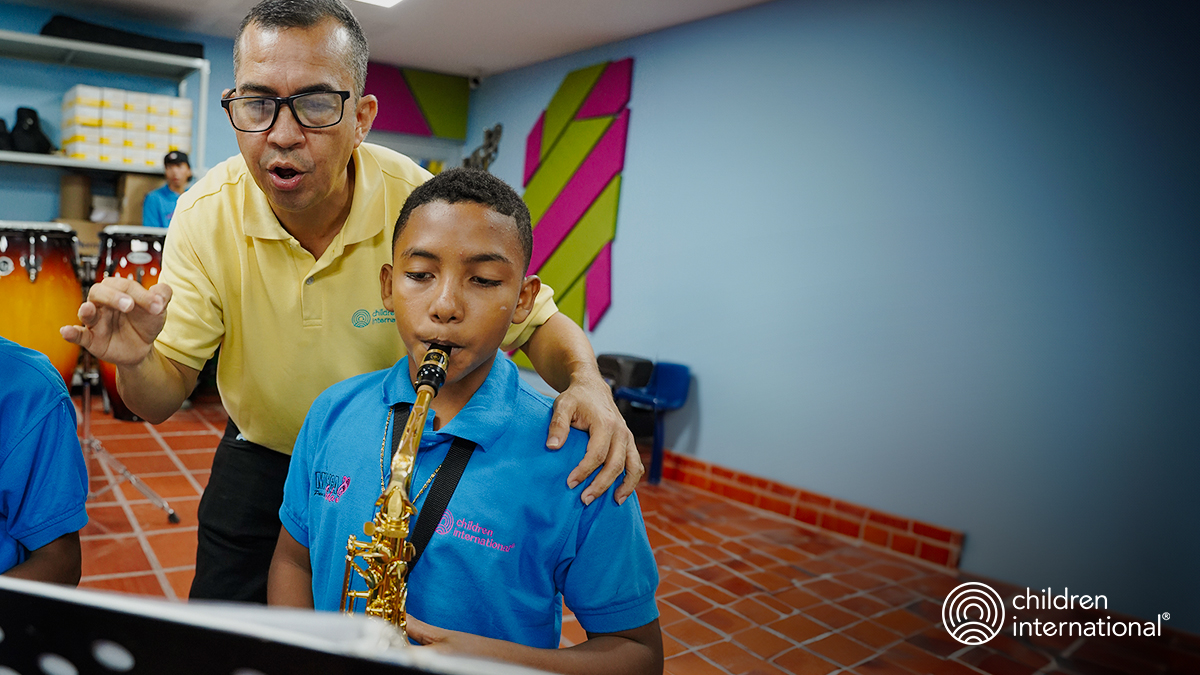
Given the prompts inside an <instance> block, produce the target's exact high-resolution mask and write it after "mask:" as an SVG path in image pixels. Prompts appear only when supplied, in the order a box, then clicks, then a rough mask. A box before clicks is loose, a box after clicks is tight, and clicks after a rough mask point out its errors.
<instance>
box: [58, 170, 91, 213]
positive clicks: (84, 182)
mask: <svg viewBox="0 0 1200 675" xmlns="http://www.w3.org/2000/svg"><path fill="white" fill-rule="evenodd" d="M91 212H92V179H91V177H90V176H87V175H85V174H81V173H64V174H63V175H62V177H60V178H59V179H58V215H59V217H60V218H67V219H70V220H86V219H87V217H88V214H89V213H91Z"/></svg>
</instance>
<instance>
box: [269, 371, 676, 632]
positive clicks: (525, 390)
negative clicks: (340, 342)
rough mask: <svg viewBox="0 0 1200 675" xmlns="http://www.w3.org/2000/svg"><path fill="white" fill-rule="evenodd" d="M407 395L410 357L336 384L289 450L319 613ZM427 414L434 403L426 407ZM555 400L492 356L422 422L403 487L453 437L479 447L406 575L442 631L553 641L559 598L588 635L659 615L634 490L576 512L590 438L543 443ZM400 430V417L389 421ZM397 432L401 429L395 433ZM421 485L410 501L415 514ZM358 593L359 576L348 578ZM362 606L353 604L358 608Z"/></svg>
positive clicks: (294, 521)
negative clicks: (463, 391) (570, 479)
mask: <svg viewBox="0 0 1200 675" xmlns="http://www.w3.org/2000/svg"><path fill="white" fill-rule="evenodd" d="M415 400H416V392H415V391H413V386H412V382H411V381H410V380H409V374H408V359H407V358H403V359H401V360H400V361H399V362H398V363H397V364H396V365H395V366H393V367H392V368H390V369H388V370H381V371H376V372H373V373H367V374H365V375H360V376H358V377H353V378H350V379H348V380H345V381H344V382H341V383H339V384H335V385H334V386H332V387H330V388H329V389H327V390H325V392H324V393H322V394H321V395H320V397H318V398H317V400H316V401H315V402H314V403H313V405H312V408H310V409H309V411H308V417H307V418H306V419H305V420H304V426H303V428H301V430H300V436H299V437H298V438H297V439H296V447H295V450H294V452H293V453H292V462H291V467H290V469H289V471H288V477H287V482H286V484H285V486H284V497H283V506H282V507H281V508H280V510H279V517H280V520H282V521H283V526H284V527H286V528H287V531H288V532H289V533H290V534H291V535H292V537H294V538H295V539H296V541H297V542H299V543H301V544H303V545H304V546H307V547H308V549H309V557H310V560H311V563H312V570H313V600H314V603H315V605H316V608H317V609H318V610H332V611H336V610H337V609H338V605H339V603H340V601H341V594H342V578H343V573H344V570H345V556H346V540H347V538H348V537H349V536H350V535H351V534H354V535H356V536H358V538H359V540H363V539H365V538H366V537H365V536H364V535H363V523H365V522H367V521H369V520H371V519H372V517H373V516H374V505H375V500H376V499H378V498H379V495H380V493H381V492H382V482H383V481H384V480H385V478H386V476H385V475H384V472H383V471H384V470H381V464H382V465H384V467H385V470H386V471H388V472H390V466H387V462H386V458H383V459H381V453H382V452H384V451H385V450H386V451H390V448H391V442H390V436H391V432H390V431H389V433H388V439H385V438H384V424H385V421H386V419H387V412H388V409H389V408H390V406H391V405H393V404H395V403H398V402H407V403H412V402H414V401H415ZM433 404H434V409H435V410H436V406H437V399H436V398H435V399H434V401H433ZM551 411H552V401H551V400H550V399H549V398H546V397H545V396H543V395H541V394H539V393H538V392H536V391H535V390H533V389H532V388H531V387H529V386H528V385H527V384H525V382H524V381H522V380H521V378H520V377H519V376H518V375H517V368H516V366H515V365H513V363H512V362H511V361H510V360H508V358H507V357H505V356H504V355H503V354H498V355H497V357H496V360H495V362H494V363H493V365H492V368H491V371H490V372H489V373H488V376H487V379H486V380H485V381H484V383H483V384H482V385H481V386H480V388H479V389H478V390H477V391H476V392H475V395H474V396H472V397H471V400H470V401H469V402H468V403H467V405H466V406H465V407H464V408H463V409H462V410H461V411H460V412H459V413H458V414H457V415H455V417H454V419H452V420H451V421H450V423H449V424H447V425H445V426H443V427H442V428H441V429H439V430H438V431H434V430H433V418H434V414H433V413H432V412H431V413H430V415H429V417H428V418H427V420H426V427H425V431H424V433H423V434H422V437H421V445H420V449H419V450H418V452H417V458H416V463H415V467H414V469H413V476H412V481H411V490H410V496H411V495H412V494H415V493H416V492H417V491H418V490H420V489H421V486H422V485H424V483H425V481H426V479H427V478H429V476H430V475H431V474H432V472H433V471H434V470H435V469H436V468H437V467H438V466H439V465H440V464H441V462H442V460H443V459H445V457H446V453H447V451H448V450H449V449H450V445H451V443H452V442H453V439H454V437H455V436H458V437H462V438H465V439H468V440H471V441H474V442H476V443H477V444H478V447H477V448H476V449H475V452H474V453H473V455H472V457H471V461H470V463H469V464H467V468H466V471H465V472H464V473H463V476H462V479H461V480H460V481H459V483H458V488H457V489H456V490H455V492H454V496H453V498H451V500H450V503H449V505H448V506H447V508H446V512H445V514H444V515H443V517H442V521H441V525H440V526H439V527H438V529H437V532H436V533H435V534H434V535H433V538H432V539H430V542H429V545H428V547H427V548H426V550H425V552H424V554H423V555H422V557H421V560H420V562H419V564H418V565H417V566H416V568H414V569H413V571H412V573H411V574H410V576H409V580H408V601H407V604H406V610H407V612H408V613H409V614H410V615H412V616H413V617H416V618H418V619H420V620H422V621H425V622H426V623H429V624H432V625H434V626H438V627H440V628H446V629H450V630H457V631H464V632H467V633H472V634H474V635H482V636H485V637H491V638H496V639H500V640H507V641H510V642H516V643H520V644H524V645H529V646H532V647H542V648H551V649H552V648H555V647H557V646H558V642H559V633H560V630H561V626H562V603H563V600H564V599H565V600H566V603H567V606H568V607H570V608H571V610H572V611H573V612H574V613H575V616H576V617H577V618H578V619H579V622H580V624H581V625H582V626H583V627H584V628H585V629H586V630H588V631H591V632H598V633H612V632H616V631H621V630H628V629H631V628H636V627H638V626H644V625H645V624H648V623H650V622H651V621H653V620H654V619H656V618H657V617H658V609H657V606H656V605H655V601H654V592H655V589H656V588H657V587H658V570H657V567H656V566H655V563H654V557H653V554H652V553H651V551H650V544H649V541H648V540H647V538H646V528H645V525H644V524H643V522H642V513H641V508H640V506H639V504H638V500H637V498H636V495H635V496H634V498H631V499H628V500H626V502H625V503H624V504H622V505H617V504H616V503H615V502H614V501H613V499H612V488H611V487H610V488H609V491H608V492H607V493H606V494H605V495H603V496H601V497H598V498H597V499H596V501H595V502H593V503H592V504H591V506H587V507H585V506H583V504H582V503H581V502H580V501H579V495H580V493H581V492H582V490H583V485H580V486H577V487H576V488H575V489H574V490H568V489H567V487H566V482H567V475H568V474H569V473H570V472H571V469H573V468H574V467H575V465H576V464H578V463H579V461H580V460H581V459H582V458H583V455H584V451H585V449H586V446H587V435H586V434H585V433H582V432H579V431H577V430H574V429H573V430H571V433H570V435H569V436H568V438H567V442H566V443H565V444H564V446H563V448H562V449H561V450H559V451H557V452H551V451H547V450H546V435H547V433H548V431H549V427H550V415H551ZM397 427H399V428H400V430H401V431H402V430H403V420H400V421H399V423H398V424H397V423H396V422H395V421H393V425H392V428H393V429H396V428H397ZM397 433H399V431H398V432H397ZM427 494H428V490H427V491H426V493H425V494H423V495H422V496H421V498H420V499H419V500H417V502H416V506H417V508H418V509H419V508H420V507H421V506H422V505H423V503H424V501H425V497H426V495H427ZM354 580H355V585H354V588H356V589H358V590H364V589H365V588H366V587H365V584H363V582H362V580H361V579H359V578H358V576H357V575H354ZM361 606H362V603H361V602H360V603H359V607H360V610H361Z"/></svg>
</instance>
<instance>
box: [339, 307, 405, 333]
mask: <svg viewBox="0 0 1200 675" xmlns="http://www.w3.org/2000/svg"><path fill="white" fill-rule="evenodd" d="M350 323H351V324H353V325H354V327H355V328H366V327H367V326H370V325H371V324H373V323H396V315H395V313H393V312H391V311H389V310H386V309H377V310H375V311H374V312H370V311H367V310H365V309H360V310H358V311H356V312H354V314H353V315H351V317H350Z"/></svg>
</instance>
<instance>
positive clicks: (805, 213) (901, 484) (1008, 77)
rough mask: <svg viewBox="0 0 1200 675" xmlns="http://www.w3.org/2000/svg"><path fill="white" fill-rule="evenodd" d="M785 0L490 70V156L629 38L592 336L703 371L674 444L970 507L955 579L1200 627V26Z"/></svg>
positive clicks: (815, 485)
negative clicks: (609, 268) (599, 311)
mask: <svg viewBox="0 0 1200 675" xmlns="http://www.w3.org/2000/svg"><path fill="white" fill-rule="evenodd" d="M978 5H979V4H978V3H970V4H969V5H968V4H966V3H956V2H950V1H946V2H932V1H924V2H905V3H896V2H884V1H882V0H881V1H878V2H866V1H857V2H791V1H786V0H781V1H780V2H776V3H772V4H769V5H764V6H760V7H757V8H753V9H750V10H746V11H742V12H738V13H734V14H729V15H725V16H721V17H716V18H713V19H709V20H705V21H701V22H697V23H694V24H690V25H687V26H682V27H678V28H675V29H670V30H667V31H662V32H659V33H654V34H650V35H646V36H642V37H639V38H635V39H632V40H628V41H624V42H621V43H616V44H612V45H607V46H604V47H601V48H597V49H593V50H589V51H587V52H584V53H580V54H575V55H572V56H569V57H565V58H561V59H557V60H554V61H550V62H546V63H542V64H538V65H535V66H531V67H528V68H524V69H521V70H517V71H513V72H510V73H505V74H502V75H498V76H494V77H491V78H489V79H487V80H485V82H484V83H483V85H482V86H481V87H480V88H479V89H477V90H476V91H475V92H474V93H473V96H472V101H471V118H470V124H469V133H470V136H469V137H468V139H467V142H466V147H467V148H471V147H474V146H476V145H478V144H479V142H480V140H481V134H482V129H483V128H484V127H486V126H491V125H492V124H495V123H496V122H501V123H503V124H504V141H503V142H502V145H501V150H500V155H499V157H498V159H497V161H496V163H495V164H493V166H492V170H493V172H494V173H496V174H497V175H499V176H501V177H503V178H505V179H506V180H508V181H509V182H511V183H513V184H514V185H519V184H520V180H521V176H522V164H523V161H524V140H525V136H526V134H528V132H529V129H530V128H531V127H532V125H533V123H534V121H535V120H536V119H537V116H538V114H539V113H540V111H541V110H542V109H543V108H544V107H545V105H546V104H547V102H548V101H549V100H550V97H551V96H552V95H553V93H554V91H555V89H556V88H557V87H558V85H559V83H560V82H561V80H562V77H563V76H564V75H565V74H566V73H567V72H569V71H570V70H573V69H575V68H580V67H584V66H588V65H592V64H594V63H598V62H601V61H604V60H609V59H619V58H624V57H626V56H633V57H634V60H635V61H634V81H633V94H632V99H631V101H630V109H631V124H630V132H629V141H628V149H627V154H626V163H625V173H624V180H623V182H622V194H621V206H620V212H619V217H618V230H617V238H616V242H615V244H614V248H613V261H614V297H613V305H612V308H611V309H610V311H609V313H608V315H607V316H606V317H605V319H604V321H603V322H602V323H601V324H600V326H599V327H598V329H597V331H596V332H595V333H594V334H593V335H592V336H591V337H592V340H593V344H594V345H595V347H596V350H597V352H625V353H631V354H638V355H643V356H646V357H649V358H654V359H663V360H672V361H679V362H682V363H686V364H689V365H690V366H691V367H692V368H693V371H694V373H695V380H694V385H693V390H692V399H691V401H690V403H689V405H688V407H687V408H686V409H685V410H683V411H681V412H677V413H673V414H672V415H670V416H669V417H668V436H669V438H668V444H669V445H670V446H673V447H674V448H675V449H676V450H679V451H682V452H686V453H690V454H694V455H696V456H698V457H699V458H701V459H704V460H707V461H711V462H715V463H718V464H722V465H725V466H730V467H734V468H737V469H740V470H744V471H747V472H752V473H756V474H759V475H764V476H771V477H773V478H776V479H779V480H783V481H785V482H788V483H791V484H794V485H798V486H803V487H806V488H809V489H812V490H815V491H819V492H823V493H826V494H830V495H833V496H836V497H839V498H843V499H847V500H850V501H854V502H858V503H861V504H866V505H869V506H873V507H876V508H881V509H885V510H890V511H893V512H896V513H899V514H903V515H906V516H911V517H915V518H919V519H922V520H928V521H932V522H935V523H939V524H943V525H946V526H950V527H954V528H959V529H962V530H964V531H966V533H967V540H966V548H965V551H964V557H963V568H964V569H965V570H968V571H971V572H976V573H980V574H984V575H988V576H992V577H995V578H999V579H1002V580H1006V581H1011V582H1015V583H1021V584H1028V585H1031V586H1034V587H1038V586H1042V587H1044V586H1047V585H1051V584H1052V585H1054V586H1055V587H1056V588H1061V587H1062V586H1070V587H1071V589H1072V591H1074V590H1076V589H1078V591H1079V592H1084V593H1105V594H1107V595H1108V596H1109V598H1110V600H1111V602H1112V607H1113V609H1114V610H1115V611H1124V612H1133V613H1138V614H1140V615H1142V616H1153V615H1154V614H1156V613H1158V612H1163V611H1169V612H1171V614H1172V617H1173V619H1172V621H1171V624H1172V626H1174V627H1175V628H1185V629H1190V630H1192V631H1200V612H1198V611H1197V608H1200V582H1198V581H1197V580H1196V578H1195V574H1194V572H1195V570H1196V569H1197V568H1198V567H1200V538H1198V537H1197V536H1196V527H1195V525H1194V522H1195V521H1194V518H1195V517H1197V516H1198V515H1200V499H1198V498H1197V496H1196V495H1197V489H1196V485H1195V484H1196V482H1197V479H1198V478H1200V459H1198V457H1200V452H1198V451H1200V448H1198V447H1197V446H1198V445H1200V433H1198V432H1200V410H1198V407H1200V406H1198V405H1197V404H1198V403H1200V359H1198V358H1197V355H1196V351H1197V345H1198V344H1200V263H1198V262H1197V261H1198V260H1200V227H1198V225H1200V222H1198V217H1197V212H1198V209H1197V206H1198V201H1200V199H1198V197H1197V195H1200V190H1198V189H1197V187H1196V178H1197V171H1196V157H1197V154H1198V151H1200V143H1198V131H1197V123H1196V120H1197V116H1196V110H1197V109H1198V107H1197V103H1198V102H1200V101H1198V99H1200V96H1198V95H1197V82H1200V79H1198V77H1197V76H1198V75H1200V68H1198V67H1197V65H1198V59H1197V50H1196V47H1195V44H1196V40H1195V35H1197V34H1200V33H1197V31H1196V28H1197V24H1196V20H1195V19H1194V18H1193V17H1192V16H1190V15H1189V12H1187V11H1185V10H1183V9H1178V8H1175V9H1172V8H1170V7H1169V6H1167V5H1162V4H1154V5H1152V6H1149V7H1146V8H1139V7H1137V6H1133V4H1132V3H1119V4H1114V3H1109V4H1100V3H1077V4H1067V3H1061V2H1060V3H1026V4H1014V3H992V6H991V7H990V8H981V7H980V6H978Z"/></svg>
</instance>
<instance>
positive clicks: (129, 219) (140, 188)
mask: <svg viewBox="0 0 1200 675" xmlns="http://www.w3.org/2000/svg"><path fill="white" fill-rule="evenodd" d="M166 183H167V181H166V179H165V178H163V177H162V176H148V175H145V174H135V173H126V174H122V175H121V178H120V180H118V181H117V197H118V198H119V199H120V201H121V215H120V218H119V222H120V223H122V224H123V225H141V224H142V202H144V201H145V200H146V195H147V194H149V193H150V192H152V191H154V190H157V189H158V188H160V187H162V186H163V185H166Z"/></svg>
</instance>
